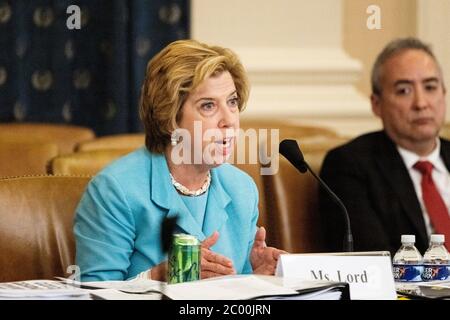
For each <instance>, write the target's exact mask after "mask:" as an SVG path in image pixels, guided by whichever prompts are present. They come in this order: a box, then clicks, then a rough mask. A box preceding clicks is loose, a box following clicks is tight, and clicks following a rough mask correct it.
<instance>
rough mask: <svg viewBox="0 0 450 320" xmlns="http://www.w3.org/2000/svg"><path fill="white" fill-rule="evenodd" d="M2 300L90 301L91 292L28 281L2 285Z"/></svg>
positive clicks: (63, 285) (50, 282) (60, 284)
mask: <svg viewBox="0 0 450 320" xmlns="http://www.w3.org/2000/svg"><path fill="white" fill-rule="evenodd" d="M0 299H1V300H4V299H14V300H18V299H57V300H78V299H81V300H89V299H90V295H89V290H85V289H80V288H76V287H73V286H70V285H68V284H65V283H62V282H60V281H54V280H28V281H16V282H3V283H0Z"/></svg>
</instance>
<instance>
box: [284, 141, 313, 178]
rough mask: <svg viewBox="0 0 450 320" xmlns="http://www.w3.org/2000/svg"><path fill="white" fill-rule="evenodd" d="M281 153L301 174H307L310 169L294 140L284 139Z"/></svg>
mask: <svg viewBox="0 0 450 320" xmlns="http://www.w3.org/2000/svg"><path fill="white" fill-rule="evenodd" d="M279 152H280V153H281V155H283V156H284V157H285V158H286V159H287V160H289V162H290V163H292V165H293V166H294V167H296V168H297V169H298V171H300V172H301V173H305V172H306V171H307V170H308V167H307V165H306V163H305V159H304V158H303V153H302V152H301V151H300V148H299V146H298V143H297V141H295V140H292V139H284V140H283V141H281V142H280V147H279Z"/></svg>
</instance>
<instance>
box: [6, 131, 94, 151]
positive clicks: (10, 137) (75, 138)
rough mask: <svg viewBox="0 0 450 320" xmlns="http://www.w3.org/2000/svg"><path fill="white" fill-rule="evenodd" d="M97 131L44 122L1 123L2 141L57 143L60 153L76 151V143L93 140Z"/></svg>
mask: <svg viewBox="0 0 450 320" xmlns="http://www.w3.org/2000/svg"><path fill="white" fill-rule="evenodd" d="M94 137H95V133H94V132H93V131H92V130H91V129H89V128H85V127H79V126H72V125H61V124H42V123H2V124H0V141H6V142H31V143H55V144H56V145H57V146H58V148H59V154H67V153H71V152H73V151H74V148H75V145H76V144H77V143H79V142H81V141H86V140H91V139H93V138H94Z"/></svg>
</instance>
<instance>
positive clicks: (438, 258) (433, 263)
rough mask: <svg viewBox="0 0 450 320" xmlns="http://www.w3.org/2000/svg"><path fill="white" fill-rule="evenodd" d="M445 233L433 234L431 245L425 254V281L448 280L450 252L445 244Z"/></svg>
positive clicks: (423, 275) (423, 276) (423, 277)
mask: <svg viewBox="0 0 450 320" xmlns="http://www.w3.org/2000/svg"><path fill="white" fill-rule="evenodd" d="M444 242H445V236H444V235H443V234H432V235H431V239H430V246H429V247H428V249H427V251H426V252H425V254H424V256H423V264H424V271H423V273H422V279H423V280H424V281H432V280H446V279H447V278H448V277H449V268H450V266H449V263H450V254H449V253H448V251H447V249H446V248H445V246H444Z"/></svg>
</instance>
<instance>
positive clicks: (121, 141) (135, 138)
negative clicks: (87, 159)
mask: <svg viewBox="0 0 450 320" xmlns="http://www.w3.org/2000/svg"><path fill="white" fill-rule="evenodd" d="M143 145H145V134H143V133H130V134H115V135H109V136H103V137H98V138H96V139H94V140H91V141H85V142H80V143H79V144H78V146H77V148H76V150H77V151H91V150H103V149H108V150H111V149H137V148H140V147H142V146H143Z"/></svg>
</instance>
